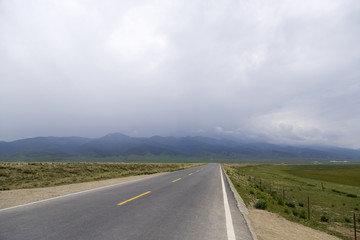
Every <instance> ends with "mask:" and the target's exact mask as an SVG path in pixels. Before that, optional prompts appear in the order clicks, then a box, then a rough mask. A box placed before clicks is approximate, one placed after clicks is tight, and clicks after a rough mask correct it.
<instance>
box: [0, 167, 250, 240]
mask: <svg viewBox="0 0 360 240" xmlns="http://www.w3.org/2000/svg"><path fill="white" fill-rule="evenodd" d="M222 175H223V174H222V173H221V170H220V165H219V164H208V165H206V166H200V167H196V168H191V169H185V170H181V171H176V172H172V173H168V174H164V175H160V176H156V177H152V178H149V179H144V180H140V181H135V182H128V183H125V184H119V185H115V186H111V187H108V188H102V189H96V190H93V191H87V192H84V193H80V194H76V195H69V196H65V197H62V198H56V199H53V200H49V201H43V202H38V203H35V204H30V205H25V206H21V207H17V208H11V209H7V210H3V211H1V212H0V240H15V239H16V240H18V239H19V240H20V239H27V240H35V239H36V240H40V239H48V240H60V239H75V240H77V239H79V240H80V239H81V240H95V239H99V240H113V239H114V240H115V239H117V240H118V239H120V240H127V239H129V240H130V239H131V240H143V239H144V240H145V239H146V240H152V239H154V240H170V239H179V240H185V239H186V240H198V239H207V240H211V239H214V240H221V239H224V240H230V239H231V240H233V239H245V240H250V239H252V238H251V234H250V232H249V230H248V227H247V225H246V223H245V220H244V219H243V217H242V215H241V213H240V212H239V210H238V209H237V207H236V200H235V198H234V196H233V194H232V192H231V190H230V188H229V184H228V182H227V180H226V178H225V176H222Z"/></svg>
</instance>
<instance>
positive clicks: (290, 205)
mask: <svg viewBox="0 0 360 240" xmlns="http://www.w3.org/2000/svg"><path fill="white" fill-rule="evenodd" d="M285 205H286V206H288V207H291V208H295V204H294V203H293V202H286V203H285Z"/></svg>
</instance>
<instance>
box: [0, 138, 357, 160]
mask: <svg viewBox="0 0 360 240" xmlns="http://www.w3.org/2000/svg"><path fill="white" fill-rule="evenodd" d="M126 155H173V156H191V157H208V156H209V157H211V156H218V157H221V156H222V157H225V158H234V159H250V160H251V159H254V158H255V159H269V160H271V159H283V160H289V161H291V160H292V159H296V161H309V159H313V160H330V159H333V160H351V161H360V151H359V150H353V149H346V148H336V147H320V146H288V145H276V144H269V143H261V142H260V143H243V142H237V141H235V140H228V139H214V138H208V137H179V138H177V137H161V136H153V137H150V138H134V137H129V136H126V135H124V134H121V133H112V134H108V135H106V136H104V137H101V138H96V139H88V138H81V137H37V138H28V139H22V140H17V141H13V142H0V156H2V157H4V156H14V157H16V156H25V157H38V156H60V157H67V156H96V157H105V156H126Z"/></svg>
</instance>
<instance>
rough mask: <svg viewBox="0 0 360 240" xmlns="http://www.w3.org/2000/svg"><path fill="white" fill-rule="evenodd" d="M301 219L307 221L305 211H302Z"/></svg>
mask: <svg viewBox="0 0 360 240" xmlns="http://www.w3.org/2000/svg"><path fill="white" fill-rule="evenodd" d="M300 218H302V219H306V212H305V211H304V210H301V212H300Z"/></svg>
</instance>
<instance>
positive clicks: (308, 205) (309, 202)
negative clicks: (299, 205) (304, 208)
mask: <svg viewBox="0 0 360 240" xmlns="http://www.w3.org/2000/svg"><path fill="white" fill-rule="evenodd" d="M307 205H308V220H310V197H308V204H307Z"/></svg>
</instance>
